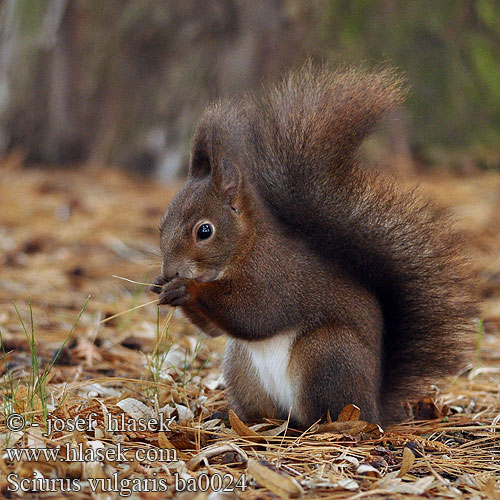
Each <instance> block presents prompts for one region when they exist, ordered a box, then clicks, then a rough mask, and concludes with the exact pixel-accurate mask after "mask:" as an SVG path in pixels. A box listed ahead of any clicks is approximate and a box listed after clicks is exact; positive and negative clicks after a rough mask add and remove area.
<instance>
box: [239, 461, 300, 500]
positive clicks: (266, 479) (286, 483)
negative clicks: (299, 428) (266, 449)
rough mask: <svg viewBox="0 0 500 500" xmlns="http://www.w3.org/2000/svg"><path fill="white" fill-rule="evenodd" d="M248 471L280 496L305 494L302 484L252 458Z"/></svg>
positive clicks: (291, 496) (294, 496)
mask: <svg viewBox="0 0 500 500" xmlns="http://www.w3.org/2000/svg"><path fill="white" fill-rule="evenodd" d="M247 470H248V473H249V474H250V475H251V476H252V477H253V478H254V479H255V480H256V481H257V482H258V483H259V484H260V485H262V486H264V488H267V489H268V490H269V491H272V492H273V493H274V494H275V495H278V496H279V497H280V498H285V499H286V498H298V497H300V496H302V495H303V494H304V490H303V489H302V486H300V484H299V483H298V482H297V481H296V480H295V479H293V478H292V477H290V476H287V475H283V474H279V473H277V472H274V471H273V470H271V469H269V468H268V467H266V466H265V465H262V464H261V463H259V461H258V460H255V459H253V458H251V459H250V460H249V461H248V467H247Z"/></svg>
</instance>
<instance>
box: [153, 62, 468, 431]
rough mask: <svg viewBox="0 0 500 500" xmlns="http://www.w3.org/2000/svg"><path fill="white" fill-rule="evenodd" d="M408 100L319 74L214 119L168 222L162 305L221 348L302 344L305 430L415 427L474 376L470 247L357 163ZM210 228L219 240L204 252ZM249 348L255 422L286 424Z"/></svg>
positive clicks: (380, 76)
mask: <svg viewBox="0 0 500 500" xmlns="http://www.w3.org/2000/svg"><path fill="white" fill-rule="evenodd" d="M401 98H402V91H401V83H400V81H399V80H398V79H397V78H395V77H394V76H393V74H392V73H391V72H390V71H386V70H382V71H379V72H376V73H364V72H362V71H359V70H342V71H337V72H332V71H329V70H327V69H323V70H314V69H313V68H311V67H310V66H308V67H306V68H305V69H304V70H302V71H301V72H299V73H298V74H296V75H293V76H291V77H289V78H288V79H286V80H284V81H283V83H282V84H281V85H279V86H278V87H276V88H274V89H271V90H268V91H267V92H264V93H262V95H259V96H247V97H245V98H243V99H242V100H240V101H234V102H222V103H218V104H216V105H214V106H212V107H211V108H210V109H209V110H208V111H207V112H206V113H205V115H204V116H203V118H202V119H201V121H200V124H199V126H198V129H197V132H196V134H195V137H194V141H193V151H192V159H191V166H190V174H189V178H188V181H187V183H186V185H185V187H184V189H183V190H182V191H181V192H180V193H179V194H178V195H177V196H176V198H175V199H174V201H173V202H172V204H171V206H170V207H169V210H168V212H167V214H166V216H165V218H164V220H163V222H162V226H161V249H162V253H163V276H162V278H160V279H159V282H158V284H159V287H157V288H156V291H157V292H161V294H160V303H169V304H171V305H180V306H182V307H183V309H184V312H185V313H186V315H187V316H188V317H189V318H191V320H192V321H193V322H194V323H195V324H197V325H198V326H199V327H200V328H202V329H203V330H204V331H206V332H207V333H208V334H212V335H219V334H221V333H226V334H228V335H229V336H231V337H232V338H234V339H244V340H250V341H256V340H259V339H265V338H269V337H272V336H273V335H275V334H277V333H279V332H283V331H285V330H286V331H288V330H293V331H294V332H296V334H297V337H296V339H295V341H294V344H293V348H292V352H291V359H290V364H289V368H288V371H289V373H290V377H292V378H293V380H294V381H295V382H296V383H297V384H298V385H299V396H298V398H297V400H298V403H297V407H296V408H294V410H293V415H292V417H293V420H294V422H296V424H297V425H299V426H302V427H304V426H307V425H309V424H310V423H312V422H313V421H315V420H316V419H318V418H321V417H324V416H325V414H326V412H327V411H328V410H329V411H330V413H331V414H332V416H333V415H334V414H336V413H338V412H339V411H340V410H341V409H342V407H343V406H344V405H345V404H348V403H355V404H358V405H359V406H360V407H361V409H362V412H363V418H365V419H370V420H373V421H377V422H389V421H394V420H398V419H401V418H404V416H405V412H404V406H405V402H406V401H407V400H411V399H413V398H415V397H418V396H419V395H420V394H421V393H422V391H423V390H424V387H425V384H428V383H429V381H431V380H432V381H434V380H435V378H436V377H439V376H442V375H446V374H450V373H456V372H458V370H459V369H460V368H461V367H462V366H463V363H464V359H465V355H466V353H467V352H468V350H469V348H470V339H471V334H472V333H473V331H474V324H473V319H474V316H475V315H476V308H475V304H474V300H473V298H472V297H473V294H472V291H471V290H472V285H471V281H470V278H469V272H468V269H467V265H466V263H465V260H464V258H463V256H462V255H463V249H462V242H461V238H460V235H459V234H457V233H456V232H455V231H454V230H453V229H452V227H451V226H450V224H449V223H448V216H447V215H446V214H445V213H444V212H443V211H442V210H440V209H438V208H437V207H436V206H434V204H433V203H432V202H430V201H428V200H427V199H426V198H425V197H423V196H422V195H420V194H419V193H418V192H417V191H414V190H413V191H411V190H407V189H405V188H403V187H401V186H399V185H398V184H397V183H396V182H395V181H394V180H392V179H390V178H388V177H385V176H384V177H382V176H379V175H377V174H375V173H372V172H369V171H365V170H362V169H361V168H360V167H359V166H358V164H357V161H356V151H357V149H358V147H359V145H360V143H361V141H362V140H363V139H364V138H365V136H366V135H367V134H368V133H370V132H371V130H372V128H373V126H374V125H375V124H376V122H377V121H378V120H379V119H380V117H381V116H383V115H384V114H385V113H386V112H387V111H388V110H390V109H392V108H393V107H394V106H396V105H397V104H399V102H400V101H401ZM201 220H207V221H210V222H211V223H212V224H213V226H214V227H215V232H214V235H213V236H212V238H210V239H209V240H207V241H203V242H199V241H197V240H196V238H195V235H194V230H195V229H196V224H197V223H199V221H201ZM252 370H253V366H252V364H251V363H250V362H249V360H248V359H247V358H246V353H245V351H244V350H242V349H240V348H239V347H238V343H237V341H236V343H235V342H232V343H231V346H230V347H229V349H228V352H227V353H226V362H225V376H226V380H227V382H228V385H229V394H230V401H231V404H232V405H233V407H235V408H236V409H237V410H238V411H239V412H240V416H241V417H242V418H246V419H256V418H258V417H270V416H280V417H282V418H286V416H287V411H286V409H283V408H279V407H277V406H276V404H275V402H273V401H271V400H270V398H269V396H268V395H267V393H266V390H265V388H263V387H260V386H259V384H257V383H256V382H255V373H253V372H252Z"/></svg>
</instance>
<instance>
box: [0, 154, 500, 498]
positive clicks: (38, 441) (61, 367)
mask: <svg viewBox="0 0 500 500" xmlns="http://www.w3.org/2000/svg"><path fill="white" fill-rule="evenodd" d="M421 181H423V183H424V184H426V185H427V187H428V188H429V189H431V190H432V191H434V192H435V194H436V195H437V197H438V198H439V199H440V200H441V201H442V202H443V203H445V204H448V205H450V206H452V207H453V208H454V210H455V212H456V213H457V214H458V216H459V217H460V218H461V224H463V226H464V228H466V229H467V230H468V231H469V234H470V238H471V241H472V242H473V245H474V248H475V250H476V254H477V255H476V262H477V265H476V268H477V273H478V276H479V278H480V282H481V286H482V294H483V299H484V300H483V315H484V321H483V322H482V323H481V324H480V325H479V327H478V352H477V359H476V360H475V364H474V365H473V366H471V367H470V369H468V370H467V371H466V372H464V373H462V374H457V377H456V378H454V379H453V380H450V384H449V386H448V387H447V388H446V390H444V389H443V388H442V387H431V388H429V398H427V399H423V400H422V401H421V402H420V403H419V404H418V405H417V408H416V412H417V414H418V415H419V418H420V420H419V421H416V422H414V423H407V424H404V425H399V426H395V427H392V428H388V429H384V430H383V431H382V430H380V429H379V428H377V427H376V426H374V425H370V423H365V422H360V421H359V417H358V412H357V411H356V409H355V408H351V407H347V408H346V409H345V411H344V412H343V414H342V415H341V418H339V421H337V422H332V423H330V424H325V425H326V426H325V427H321V428H311V429H310V430H309V431H307V432H305V433H298V432H295V431H293V430H292V429H288V428H287V424H286V422H284V423H283V422H268V423H265V424H260V425H257V426H252V427H251V428H248V427H247V426H246V425H245V424H243V423H242V422H241V421H240V420H239V419H238V417H237V416H236V415H234V414H232V413H231V412H230V411H229V409H228V407H227V404H226V401H225V398H224V390H223V386H222V381H221V377H220V373H221V356H222V351H223V347H224V346H223V344H224V340H223V339H220V338H216V339H208V338H204V337H202V336H201V335H199V334H198V333H197V332H196V331H195V330H194V329H193V328H192V327H191V326H190V325H189V324H188V323H187V322H185V321H184V320H183V319H182V318H180V317H178V315H177V314H175V313H174V314H172V310H171V309H168V308H161V309H160V310H158V309H157V307H156V306H155V304H154V300H155V296H152V294H150V293H149V292H148V291H147V287H146V286H145V285H144V284H147V283H151V281H152V280H153V279H154V277H155V276H156V274H157V273H158V270H159V263H160V258H159V255H158V251H157V248H158V230H157V226H158V223H159V220H160V217H161V216H162V214H163V212H164V210H165V209H166V207H167V206H168V203H169V200H170V199H171V196H172V194H173V192H172V191H170V190H168V189H166V188H165V187H162V186H160V185H159V184H156V183H153V182H145V181H137V180H133V179H131V178H129V177H127V176H125V175H124V174H122V173H119V172H118V171H116V170H113V169H105V170H99V169H91V168H86V169H80V170H76V169H71V170H65V171H61V170H50V169H49V170H38V169H25V168H23V167H22V166H21V164H20V161H18V159H16V157H14V156H13V157H11V158H8V159H6V160H4V161H3V162H1V163H0V333H1V339H2V353H1V358H0V374H1V376H2V379H1V384H0V389H1V395H2V413H1V416H0V447H1V455H0V493H1V494H2V495H3V496H4V497H9V498H15V497H16V496H21V495H26V494H33V495H39V496H40V497H41V498H50V497H54V498H57V497H60V496H61V495H62V494H64V496H69V497H72V498H87V497H89V496H91V495H92V496H94V497H95V498H114V497H117V496H118V495H119V494H121V495H122V496H127V495H131V497H132V498H157V497H158V498H160V497H161V498H172V497H176V498H200V499H202V498H211V499H214V498H228V499H230V498H244V499H257V498H259V499H265V498H297V497H304V498H332V499H334V498H352V499H356V498H429V497H439V498H454V497H457V498H458V497H464V498H477V499H479V498H488V499H496V498H500V490H499V485H500V176H499V175H495V174H491V173H490V174H486V173H485V174H481V175H477V176H474V177H473V178H470V177H468V178H454V177H451V176H449V175H444V174H441V175H438V174H434V175H432V176H427V177H425V178H423V179H421ZM114 276H120V277H122V278H126V279H129V280H132V281H135V282H137V283H132V282H130V281H125V280H124V279H120V278H117V277H114ZM138 283H142V284H138ZM88 296H90V299H88ZM127 311H129V312H127ZM9 415H10V417H9V418H7V417H8V416H9ZM12 415H14V417H12ZM146 424H149V425H146ZM183 489H184V493H181V492H180V491H181V490H183ZM194 489H196V490H198V493H194V492H193V490H194ZM201 490H209V491H206V492H205V493H203V492H200V491H201ZM213 490H215V491H219V492H218V493H217V494H215V493H210V491H213Z"/></svg>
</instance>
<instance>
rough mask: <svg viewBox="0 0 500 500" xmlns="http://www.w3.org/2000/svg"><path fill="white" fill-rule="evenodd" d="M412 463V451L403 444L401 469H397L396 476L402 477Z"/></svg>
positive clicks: (413, 458) (413, 457)
mask: <svg viewBox="0 0 500 500" xmlns="http://www.w3.org/2000/svg"><path fill="white" fill-rule="evenodd" d="M414 463H415V455H414V453H413V451H411V450H410V448H408V446H405V447H404V448H403V463H402V464H401V469H399V472H398V475H397V477H403V476H404V475H405V474H406V473H407V472H408V471H409V470H410V469H411V468H412V467H413V464H414Z"/></svg>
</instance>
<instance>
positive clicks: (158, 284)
mask: <svg viewBox="0 0 500 500" xmlns="http://www.w3.org/2000/svg"><path fill="white" fill-rule="evenodd" d="M166 282H167V280H166V279H165V278H164V277H163V276H158V277H157V278H156V279H155V280H154V281H153V284H152V285H151V286H150V287H149V291H151V292H153V293H156V294H158V295H159V294H160V293H161V291H162V288H163V285H164V284H165V283H166Z"/></svg>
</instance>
